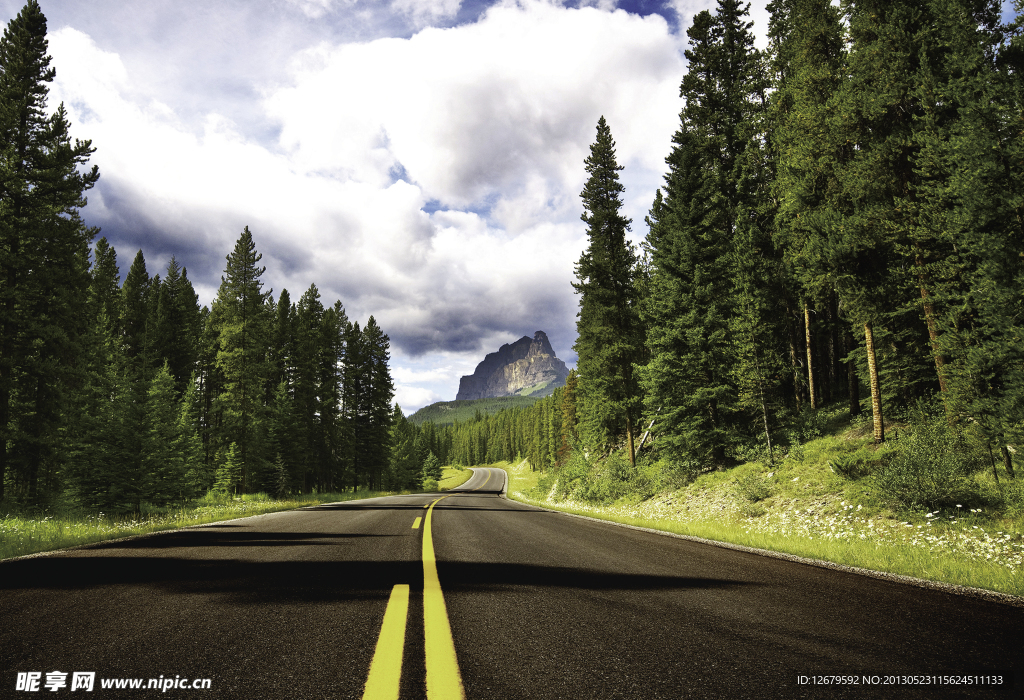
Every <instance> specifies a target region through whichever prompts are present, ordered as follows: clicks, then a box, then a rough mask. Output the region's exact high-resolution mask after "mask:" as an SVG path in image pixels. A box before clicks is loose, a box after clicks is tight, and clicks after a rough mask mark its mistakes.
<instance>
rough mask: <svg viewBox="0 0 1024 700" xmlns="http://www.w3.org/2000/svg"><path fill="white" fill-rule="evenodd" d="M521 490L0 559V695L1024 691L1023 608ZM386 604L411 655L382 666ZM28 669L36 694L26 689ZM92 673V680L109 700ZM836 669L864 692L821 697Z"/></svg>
mask: <svg viewBox="0 0 1024 700" xmlns="http://www.w3.org/2000/svg"><path fill="white" fill-rule="evenodd" d="M503 484H504V474H503V472H500V471H498V470H493V471H491V470H478V471H477V473H476V474H475V475H474V477H473V478H472V479H471V480H470V481H469V482H467V483H466V484H465V485H464V486H463V487H462V488H461V489H459V490H457V491H453V492H449V493H448V494H434V495H431V494H422V495H415V496H395V497H388V498H379V499H373V500H365V501H354V502H347V503H339V504H334V505H325V506H319V507H315V508H307V509H302V510H298V511H290V512H285V513H274V514H268V515H262V516H255V517H252V518H246V519H244V520H237V521H232V522H228V523H223V524H219V525H214V526H206V527H199V528H192V529H189V530H183V531H177V532H172V533H165V534H158V535H154V536H149V537H144V538H137V539H132V540H127V541H122V542H117V543H108V544H101V545H93V546H90V547H89V548H83V549H77V550H71V551H68V552H64V553H60V554H55V555H51V556H43V557H35V558H29V559H20V560H13V561H7V562H3V563H0V622H2V624H0V672H2V673H0V697H11V698H31V697H40V696H45V697H72V698H74V697H118V698H145V697H149V698H154V697H157V696H160V697H168V698H275V699H276V698H282V699H284V698H360V697H362V696H363V692H364V688H365V686H366V684H367V679H368V674H369V672H370V668H371V661H372V662H373V663H374V665H375V667H379V668H380V669H384V670H383V671H380V672H379V673H378V677H379V678H380V679H383V682H384V685H385V686H386V685H387V683H389V682H392V681H394V682H396V683H397V688H398V690H399V692H400V697H401V698H403V699H407V700H412V699H414V698H424V697H426V689H425V688H426V684H427V676H428V669H427V665H428V664H429V665H430V666H431V668H432V669H434V670H432V671H430V673H431V674H433V676H432V677H433V678H435V679H438V678H442V677H447V678H448V681H451V680H452V679H451V678H450V677H448V676H450V674H451V673H452V668H454V669H455V670H454V673H455V674H456V677H455V681H454V682H455V683H456V685H455V686H451V685H449V686H448V687H449V689H451V688H453V687H454V688H455V690H456V691H457V690H458V685H457V684H458V683H459V682H461V685H462V687H463V688H464V691H465V696H466V697H467V698H470V699H477V698H481V699H482V698H494V699H497V700H512V699H518V698H567V699H571V700H590V699H591V698H594V699H597V698H601V699H603V698H630V699H633V698H804V697H807V698H812V697H820V698H833V697H850V698H945V697H965V698H987V697H996V698H1005V697H1022V696H1024V693H1022V692H1021V690H1022V686H1024V609H1022V608H1017V607H1011V606H1008V605H1003V604H999V603H994V602H987V601H982V600H975V599H971V598H966V597H962V596H955V595H952V594H949V593H945V592H941V591H935V590H929V589H922V588H917V587H913V586H908V585H905V584H900V583H894V582H889V581H884V580H878V579H873V578H867V577H864V576H859V575H856V574H851V573H844V572H837V571H832V570H828V569H822V568H818V567H813V566H808V565H804V564H798V563H793V562H788V561H783V560H778V559H772V558H766V557H761V556H757V555H754V554H749V553H745V552H738V551H734V550H729V549H723V548H720V547H714V546H709V545H704V544H699V543H695V542H691V541H687V540H682V539H678V538H672V537H666V536H662V535H657V534H652V533H647V532H643V531H638V530H632V529H626V528H620V527H616V526H614V525H610V524H605V523H598V522H593V521H589V520H583V519H579V518H572V517H569V516H566V515H562V514H559V513H553V512H550V511H544V510H542V509H538V508H533V507H530V506H526V505H523V504H519V503H515V502H512V501H508V500H505V499H504V498H502V497H501V496H500V491H501V488H502V486H503ZM442 496H444V497H443V498H441V497H442ZM439 498H440V500H438V499H439ZM432 503H433V504H434V505H433V507H432V508H431V507H429V506H430V505H431V504H432ZM425 506H426V507H425ZM428 514H429V518H428ZM417 518H419V519H420V520H419V522H417V520H416V519H417ZM428 523H429V525H430V529H429V533H430V538H429V541H428V539H427V536H426V534H425V531H426V525H427V524H428ZM414 524H416V525H417V527H415V528H414V527H413V525H414ZM428 544H429V545H430V548H431V550H432V552H433V558H434V559H436V577H434V578H433V579H432V578H431V577H432V574H431V573H430V572H431V567H433V566H434V564H433V563H429V564H425V560H429V559H430V557H429V556H428V552H427V545H428ZM431 580H433V581H435V583H434V584H431ZM436 582H439V586H440V593H439V594H438V595H435V596H433V597H431V594H430V593H429V591H430V590H431V586H432V585H436ZM425 584H426V587H425ZM403 585H407V586H408V589H407V590H406V593H405V595H406V597H407V598H406V599H407V608H403V607H401V596H400V595H399V597H398V598H394V597H393V595H392V594H393V593H395V595H398V594H399V593H400V592H401V589H402V587H403ZM396 586H398V587H399V588H398V589H396ZM425 591H427V592H426V593H425ZM442 598H443V605H442V606H441V615H442V616H443V615H444V613H446V615H447V624H441V623H439V622H437V620H438V619H439V618H438V617H437V615H436V612H437V611H436V609H435V607H432V606H436V604H437V602H436V601H437V600H440V599H442ZM389 600H391V601H392V602H391V603H390V605H389ZM432 600H433V601H434V602H431V601H432ZM396 601H398V602H396ZM425 601H426V610H427V611H428V614H427V616H426V617H427V619H428V622H427V623H426V624H425V622H424V613H425ZM386 610H388V611H389V617H388V619H389V620H390V622H388V623H386V624H385V627H387V628H389V629H390V630H391V631H390V632H389V634H390V635H391V636H388V635H385V636H384V638H385V639H392V640H394V639H396V638H397V639H403V638H404V644H396V643H393V642H392V643H382V644H381V650H378V649H377V646H378V645H377V642H378V638H379V637H381V635H382V621H384V620H385V611H386ZM430 610H434V613H435V614H434V617H433V618H432V617H431V614H432V613H430V612H429V611H430ZM431 619H434V620H435V622H433V623H432V622H429V620H431ZM442 622H443V620H442ZM395 625H399V626H398V627H396V626H395ZM448 629H450V636H449V637H448V640H449V641H448V642H447V644H448V645H451V644H453V651H452V662H453V664H454V665H453V666H449V667H445V666H444V658H445V652H444V649H443V648H442V647H444V646H445V643H444V642H443V638H444V636H445V634H447V630H448ZM395 635H397V637H396V636H395ZM425 639H426V641H425ZM385 647H386V648H385ZM449 648H450V646H449ZM399 649H400V650H401V652H402V653H401V658H400V659H399V660H397V661H396V657H395V655H396V653H397V652H398V650H399ZM375 655H376V656H375ZM389 655H390V656H389ZM388 658H390V659H391V661H390V663H391V666H388V665H387V664H388V663H389V662H388ZM375 659H377V660H375ZM430 659H433V661H431V660H430ZM396 663H397V665H395V664H396ZM397 668H401V672H400V674H399V673H398V672H397V670H396V669H397ZM445 668H447V670H444V669H445ZM388 669H391V670H388ZM54 671H59V672H61V673H66V674H67V676H66V678H65V679H64V682H65V684H66V685H65V687H59V688H58V689H57V690H56V691H50V690H48V689H47V688H46V686H45V683H46V681H47V674H48V673H51V672H54ZM31 672H37V673H39V674H40V677H39V679H38V687H39V690H38V691H35V692H32V691H27V690H18V689H17V687H18V678H19V673H21V674H26V673H31ZM75 672H93V673H95V679H94V690H93V691H92V692H91V693H88V692H87V691H84V690H74V691H72V690H71V685H72V678H73V676H72V674H73V673H75ZM1006 673H1010V674H1013V675H1012V678H1007V677H1005V675H1004V676H1003V679H1004V685H1002V686H985V685H977V683H979V682H983V681H980V679H987V680H989V681H991V680H992V676H993V675H995V674H1006ZM446 674H447V676H446ZM836 676H846V677H847V678H846V679H845V680H846V681H847V682H848V681H849V680H850V677H853V679H854V680H856V681H858V684H857V685H834V684H829V685H827V686H826V685H815V682H816V681H818V682H821V681H822V680H823V679H824V678H825V677H830V678H829V680H832V677H836ZM801 677H806V679H807V680H806V682H805V683H801V682H800V678H801ZM943 677H952V679H956V680H959V681H967V680H970V679H973V683H975V685H971V686H964V685H936V684H935V681H936V680H942V679H943ZM21 678H22V681H23V684H24V683H25V682H30V681H31V679H30V678H29V677H27V676H24V675H23V676H21ZM54 678H55V679H57V680H58V682H59V681H60V676H56V677H54ZM134 678H137V679H141V680H142V682H143V689H120V690H112V689H104V688H102V687H101V683H102V681H103V680H104V679H106V680H108V681H109V680H111V679H134ZM151 678H152V679H157V680H158V681H159V683H160V684H164V685H167V684H168V683H171V682H177V683H178V684H179V685H180V684H181V683H182V682H184V681H187V682H188V683H191V682H193V681H194V680H200V684H202V680H203V679H209V684H210V688H209V689H208V690H198V689H197V690H193V689H175V688H173V687H172V688H170V689H168V690H167V691H166V692H161V691H160V690H156V689H145V684H146V683H148V680H149V679H151ZM172 679H173V680H172ZM389 679H390V680H389ZM929 679H930V680H931V683H930V684H929V685H905V684H904V683H907V682H914V683H922V682H924V681H927V680H929ZM865 681H875V682H876V683H877V685H864V682H865ZM1011 681H1012V682H1014V683H1015V684H1014V685H1013V686H1012V687H1008V686H1007V685H1006V684H1007V683H1008V682H1011ZM432 682H435V681H432ZM440 682H441V681H436V682H435V685H434V686H432V687H434V688H440V687H443V684H442V685H438V683H440ZM886 683H889V685H886ZM892 683H896V685H892Z"/></svg>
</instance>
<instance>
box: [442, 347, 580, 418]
mask: <svg viewBox="0 0 1024 700" xmlns="http://www.w3.org/2000/svg"><path fill="white" fill-rule="evenodd" d="M567 376H569V368H568V367H566V366H565V363H564V362H562V361H561V360H559V359H558V358H557V357H555V351H554V350H553V349H552V348H551V343H550V342H548V336H547V334H545V333H544V331H537V332H536V333H534V335H533V338H530V336H528V335H524V336H523V337H522V338H520V339H519V340H517V341H516V342H514V343H511V344H506V345H502V346H501V348H499V349H498V351H497V352H492V353H489V354H488V355H487V356H486V357H484V360H483V362H481V363H480V364H479V365H477V367H476V371H475V372H473V374H470V375H467V376H465V377H463V378H462V381H460V382H459V393H458V395H457V396H456V397H455V399H456V401H469V400H473V399H483V398H491V397H500V396H515V395H520V396H523V395H530V396H536V397H537V398H540V397H541V396H546V395H548V394H550V393H551V392H552V391H554V390H555V388H556V387H560V386H564V385H565V378H566V377H567Z"/></svg>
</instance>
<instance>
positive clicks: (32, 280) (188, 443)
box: [0, 0, 400, 510]
mask: <svg viewBox="0 0 1024 700" xmlns="http://www.w3.org/2000/svg"><path fill="white" fill-rule="evenodd" d="M46 54H47V41H46V18H45V16H44V15H43V13H42V11H41V10H40V8H39V5H38V2H36V0H29V2H28V3H27V4H26V5H25V6H24V8H23V9H22V10H21V12H20V13H19V14H18V16H17V17H15V18H14V19H13V20H11V22H10V23H8V25H7V27H6V28H5V30H4V34H3V37H2V39H0V501H2V500H5V499H6V500H7V501H8V502H11V503H20V504H28V505H39V504H42V503H47V502H53V501H55V500H58V499H63V500H64V502H67V503H70V504H75V505H80V506H85V507H88V508H101V509H109V510H124V509H134V510H139V509H141V508H142V506H143V504H144V503H149V504H153V505H156V506H162V505H166V504H170V503H181V502H184V501H187V500H189V499H192V498H195V497H197V496H200V495H202V494H204V493H206V492H207V491H208V490H210V489H214V490H218V491H221V492H225V493H227V492H230V493H239V492H255V491H265V492H269V493H274V494H282V495H283V494H288V493H292V492H295V491H302V492H308V491H310V490H313V489H317V490H322V491H332V490H339V489H348V488H357V487H360V486H365V487H371V488H380V487H381V486H382V484H383V483H384V481H385V480H386V479H390V476H388V475H389V464H390V450H391V424H392V420H393V418H394V416H395V415H398V414H400V410H399V409H397V407H395V408H393V407H392V398H393V397H394V385H393V382H392V379H391V375H390V369H389V366H388V362H389V359H390V341H389V339H388V337H387V335H385V334H384V333H383V331H382V330H381V329H380V327H379V326H378V325H377V323H376V321H375V320H374V318H373V316H371V317H370V318H369V320H368V321H367V322H366V324H365V326H363V327H362V328H360V325H359V323H357V322H351V321H350V320H349V319H348V317H347V315H346V313H345V309H344V307H343V306H342V304H341V302H340V301H337V302H335V303H334V304H333V305H330V306H325V305H324V304H323V302H322V301H321V298H320V293H319V290H318V289H317V288H316V285H310V287H309V289H308V290H306V292H305V293H304V294H303V295H302V297H301V298H300V299H299V301H298V302H292V301H291V299H290V297H289V294H288V291H287V290H282V291H281V293H280V295H279V296H278V298H277V299H276V300H275V299H274V298H273V296H272V293H271V292H270V291H264V289H263V282H262V280H261V277H262V275H263V273H264V272H265V271H266V268H265V267H261V266H260V265H259V262H260V260H261V258H262V256H261V255H260V254H259V253H258V252H257V250H256V245H255V243H254V242H253V238H252V234H251V233H250V231H249V229H248V227H245V229H244V230H243V231H242V233H241V235H240V236H239V238H238V241H237V243H236V245H235V247H234V249H233V250H232V252H231V253H230V254H229V255H228V256H227V264H226V268H225V271H224V275H223V276H222V278H221V285H220V288H219V290H218V292H217V297H216V299H214V301H213V303H212V304H211V305H210V307H209V308H207V307H205V306H204V307H200V305H199V301H198V296H197V295H196V293H195V290H194V289H193V287H192V283H191V281H190V280H189V278H188V273H187V271H186V270H185V269H184V268H182V267H180V266H179V264H178V262H177V261H176V260H175V258H174V257H173V256H172V257H171V259H170V262H169V264H168V266H167V270H166V274H165V275H164V276H163V277H161V276H160V275H153V276H150V274H149V271H148V270H147V268H146V261H145V259H144V257H143V254H142V251H141V250H140V251H139V253H138V254H137V255H136V256H135V259H134V261H133V263H132V265H131V268H130V269H129V270H128V272H127V274H126V275H125V277H124V281H123V283H122V282H121V279H120V273H119V269H118V262H117V254H116V251H115V250H114V248H113V247H112V246H110V245H109V243H108V242H107V240H106V239H105V238H100V239H99V240H98V241H96V243H95V246H94V247H93V241H94V240H95V238H96V236H97V234H98V230H97V229H95V228H90V227H87V226H86V225H85V224H84V222H83V221H82V218H81V215H80V211H81V209H82V208H83V207H85V206H86V203H87V199H86V197H85V193H86V192H87V191H88V190H89V189H91V188H92V187H93V186H94V185H95V183H96V181H97V180H98V178H99V171H98V169H97V167H96V166H95V165H93V166H92V167H91V169H86V168H87V167H88V160H89V157H90V156H91V154H92V153H93V152H94V150H95V149H93V148H92V146H91V143H90V142H89V141H81V140H75V141H74V142H72V140H71V138H70V136H69V133H68V132H69V123H68V120H67V114H66V112H65V110H64V107H63V105H60V106H59V107H58V109H57V110H56V111H55V112H54V113H52V114H47V112H46V97H47V93H48V85H47V84H48V83H49V82H51V81H52V80H53V78H54V76H55V71H54V69H53V68H51V67H50V65H49V64H50V57H49V56H47V55H46Z"/></svg>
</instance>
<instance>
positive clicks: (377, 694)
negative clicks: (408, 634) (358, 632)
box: [363, 583, 409, 700]
mask: <svg viewBox="0 0 1024 700" xmlns="http://www.w3.org/2000/svg"><path fill="white" fill-rule="evenodd" d="M408 615H409V585H408V584H405V583H399V584H396V585H395V587H394V588H392V589H391V597H390V598H389V599H388V607H387V609H386V610H385V611H384V623H383V624H382V625H381V626H380V637H378V638H377V648H376V649H375V650H374V652H373V661H371V662H370V675H369V676H368V677H367V678H366V688H365V689H364V690H363V700H398V682H399V681H400V680H401V678H402V652H403V650H404V649H405V620H406V618H407V617H408Z"/></svg>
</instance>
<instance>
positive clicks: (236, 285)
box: [214, 226, 270, 490]
mask: <svg viewBox="0 0 1024 700" xmlns="http://www.w3.org/2000/svg"><path fill="white" fill-rule="evenodd" d="M262 257H263V256H262V255H261V254H259V253H257V252H256V244H255V243H254V242H253V239H252V234H251V233H250V232H249V227H248V226H246V227H245V229H244V230H243V231H242V233H241V235H240V236H239V238H238V241H237V242H236V244H235V248H234V250H233V251H232V253H231V254H230V255H228V256H227V267H226V268H225V272H224V276H223V277H221V285H220V289H219V290H218V292H217V299H216V301H215V302H214V305H215V306H219V307H220V309H219V311H220V315H219V318H218V319H217V331H218V332H217V341H218V343H217V344H218V350H217V360H216V364H217V368H218V370H219V371H220V372H221V374H222V375H223V377H224V388H223V391H222V392H221V393H220V394H219V395H218V396H217V397H216V400H215V402H216V404H217V406H218V407H219V409H220V411H221V412H222V420H223V425H222V426H221V434H222V440H223V442H222V443H221V444H222V445H224V444H232V445H234V446H235V450H236V458H237V460H238V464H239V468H240V469H241V477H240V479H241V488H242V489H243V490H245V489H247V488H248V487H249V486H250V482H255V481H257V480H259V478H260V476H261V474H262V473H263V472H265V471H268V470H269V463H268V460H267V459H266V456H265V452H264V450H263V449H262V448H263V447H264V432H265V429H266V413H267V411H266V398H267V397H266V395H265V391H266V383H267V376H268V375H269V373H270V365H269V363H268V349H269V345H270V318H269V313H268V305H267V300H268V297H269V296H270V295H269V293H268V292H264V291H263V282H262V281H261V280H260V277H261V276H262V275H263V273H264V272H265V271H266V268H265V267H258V264H259V261H260V260H261V259H262Z"/></svg>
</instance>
